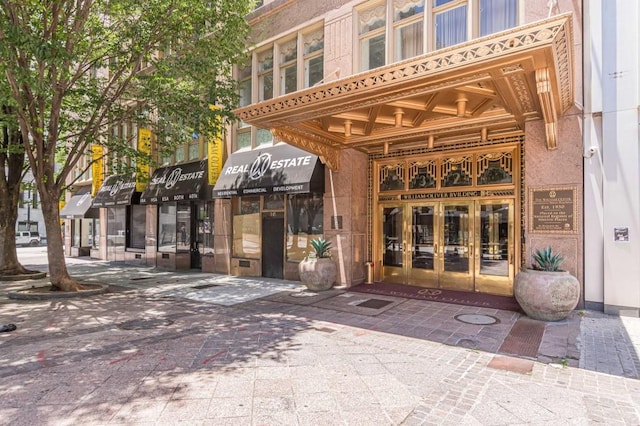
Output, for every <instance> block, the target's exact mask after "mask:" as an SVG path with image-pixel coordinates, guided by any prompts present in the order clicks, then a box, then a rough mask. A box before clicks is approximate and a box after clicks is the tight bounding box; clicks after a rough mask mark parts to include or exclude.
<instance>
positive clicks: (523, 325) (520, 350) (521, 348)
mask: <svg viewBox="0 0 640 426" xmlns="http://www.w3.org/2000/svg"><path fill="white" fill-rule="evenodd" d="M545 328H546V323H545V322H544V321H537V320H534V319H531V318H527V317H524V316H522V317H520V318H518V320H517V321H516V323H515V324H513V327H511V331H509V334H508V335H507V337H506V338H505V339H504V342H502V346H500V349H499V350H498V352H499V353H503V354H509V355H518V356H524V357H529V358H538V349H539V348H540V342H542V336H543V335H544V330H545Z"/></svg>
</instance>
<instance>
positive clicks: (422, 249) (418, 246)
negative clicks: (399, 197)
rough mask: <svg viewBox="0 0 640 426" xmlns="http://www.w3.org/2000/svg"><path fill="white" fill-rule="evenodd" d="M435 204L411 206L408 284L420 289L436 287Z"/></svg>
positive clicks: (436, 240) (436, 237)
mask: <svg viewBox="0 0 640 426" xmlns="http://www.w3.org/2000/svg"><path fill="white" fill-rule="evenodd" d="M436 207H437V205H436V204H426V205H412V206H411V209H410V211H411V222H410V223H411V227H410V229H409V232H410V236H409V241H410V242H411V246H410V247H409V250H410V259H408V262H410V263H409V265H410V266H409V268H410V269H409V283H412V284H414V285H417V286H420V287H437V285H438V274H437V268H436V266H437V260H438V256H437V251H438V236H437V230H436V223H437V216H436V210H437V209H436Z"/></svg>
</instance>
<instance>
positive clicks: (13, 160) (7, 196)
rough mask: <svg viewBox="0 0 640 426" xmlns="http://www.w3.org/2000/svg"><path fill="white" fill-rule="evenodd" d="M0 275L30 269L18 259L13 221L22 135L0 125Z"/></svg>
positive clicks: (5, 109) (21, 167)
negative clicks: (0, 201)
mask: <svg viewBox="0 0 640 426" xmlns="http://www.w3.org/2000/svg"><path fill="white" fill-rule="evenodd" d="M1 113H2V116H4V117H6V116H9V115H10V113H11V109H10V108H8V107H6V106H2V108H1ZM0 130H1V133H2V134H1V139H0V168H1V169H0V200H2V203H0V275H4V276H9V275H20V274H26V273H34V272H36V271H30V270H28V269H26V268H25V267H24V266H22V264H21V263H20V262H19V261H18V253H17V252H16V221H17V220H18V199H19V198H20V184H21V182H22V172H23V170H24V157H25V155H24V150H23V149H22V148H23V145H22V137H21V134H20V132H19V131H18V129H17V128H16V127H12V126H8V125H6V124H5V125H2V126H0Z"/></svg>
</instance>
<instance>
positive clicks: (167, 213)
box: [158, 203, 176, 253]
mask: <svg viewBox="0 0 640 426" xmlns="http://www.w3.org/2000/svg"><path fill="white" fill-rule="evenodd" d="M159 210H160V212H159V213H158V251H160V252H173V253H175V251H176V203H163V204H160V206H159Z"/></svg>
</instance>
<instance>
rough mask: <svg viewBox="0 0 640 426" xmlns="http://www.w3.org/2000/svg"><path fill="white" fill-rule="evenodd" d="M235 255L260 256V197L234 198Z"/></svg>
mask: <svg viewBox="0 0 640 426" xmlns="http://www.w3.org/2000/svg"><path fill="white" fill-rule="evenodd" d="M233 256H234V257H244V258H259V257H260V197H237V198H234V200H233Z"/></svg>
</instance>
